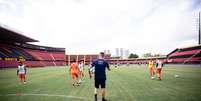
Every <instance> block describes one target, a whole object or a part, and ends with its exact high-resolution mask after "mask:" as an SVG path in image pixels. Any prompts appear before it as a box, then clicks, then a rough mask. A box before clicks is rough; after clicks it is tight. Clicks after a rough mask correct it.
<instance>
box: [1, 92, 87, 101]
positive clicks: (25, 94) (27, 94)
mask: <svg viewBox="0 0 201 101" xmlns="http://www.w3.org/2000/svg"><path fill="white" fill-rule="evenodd" d="M0 96H17V95H16V94H0ZM19 96H47V97H64V98H72V99H82V100H86V99H87V98H85V97H77V96H70V95H58V94H32V93H22V94H20V95H19Z"/></svg>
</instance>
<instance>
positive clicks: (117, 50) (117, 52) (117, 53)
mask: <svg viewBox="0 0 201 101" xmlns="http://www.w3.org/2000/svg"><path fill="white" fill-rule="evenodd" d="M116 56H117V57H119V56H120V55H119V48H116Z"/></svg>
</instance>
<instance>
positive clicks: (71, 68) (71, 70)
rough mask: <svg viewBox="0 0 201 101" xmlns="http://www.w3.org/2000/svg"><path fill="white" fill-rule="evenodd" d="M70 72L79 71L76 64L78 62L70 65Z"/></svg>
mask: <svg viewBox="0 0 201 101" xmlns="http://www.w3.org/2000/svg"><path fill="white" fill-rule="evenodd" d="M70 72H71V73H78V72H79V71H78V65H77V64H76V63H72V64H71V65H70Z"/></svg>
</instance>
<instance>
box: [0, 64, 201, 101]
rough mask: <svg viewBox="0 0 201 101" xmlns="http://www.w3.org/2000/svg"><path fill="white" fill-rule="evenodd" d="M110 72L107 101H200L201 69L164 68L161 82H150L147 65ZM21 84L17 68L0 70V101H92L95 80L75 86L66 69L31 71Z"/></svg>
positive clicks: (29, 69)
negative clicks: (25, 80) (24, 83)
mask: <svg viewBox="0 0 201 101" xmlns="http://www.w3.org/2000/svg"><path fill="white" fill-rule="evenodd" d="M111 69H112V70H111V71H108V72H107V74H108V78H107V97H106V98H107V99H108V101H201V68H200V67H188V66H185V67H182V66H179V67H178V66H165V67H164V68H163V71H162V81H157V80H156V79H155V80H150V78H149V73H148V69H147V68H146V67H145V66H137V65H130V66H120V67H119V68H111ZM86 73H87V71H86ZM175 74H176V75H179V77H178V78H175V77H174V75H175ZM18 81H19V80H18V78H17V76H16V69H1V70H0V101H93V90H94V84H93V79H89V77H88V75H86V77H85V78H84V82H83V83H82V84H81V85H80V86H79V87H73V86H72V85H71V78H70V77H69V73H68V68H67V67H58V68H56V67H46V68H28V74H27V84H26V85H23V84H19V82H18ZM16 93H17V94H16ZM99 98H100V97H99Z"/></svg>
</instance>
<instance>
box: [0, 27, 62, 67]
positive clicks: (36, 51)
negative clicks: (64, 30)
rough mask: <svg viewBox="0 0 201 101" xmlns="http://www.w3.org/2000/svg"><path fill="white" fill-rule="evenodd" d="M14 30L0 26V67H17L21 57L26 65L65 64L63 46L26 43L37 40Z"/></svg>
mask: <svg viewBox="0 0 201 101" xmlns="http://www.w3.org/2000/svg"><path fill="white" fill-rule="evenodd" d="M20 33H21V32H19V31H14V30H11V29H10V28H8V27H7V26H0V36H1V37H0V67H17V65H18V60H19V59H20V58H23V59H24V60H26V61H25V65H27V66H28V67H41V66H62V65H65V64H66V62H65V48H55V47H46V46H39V45H33V44H28V43H27V42H38V41H37V40H35V39H32V38H29V37H27V36H24V35H22V34H20Z"/></svg>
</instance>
